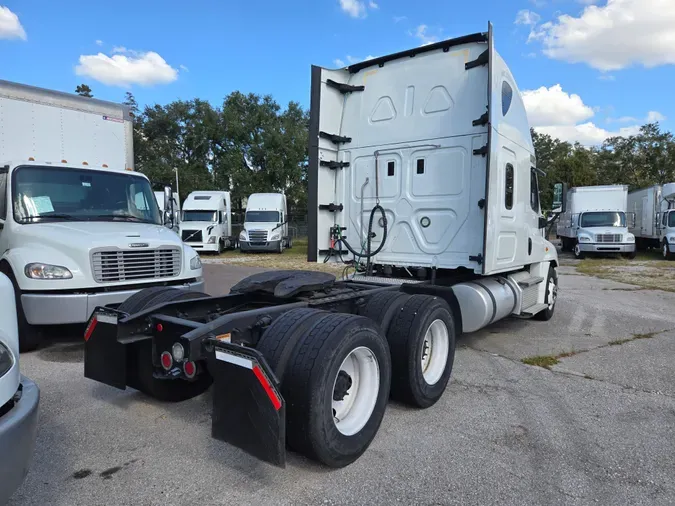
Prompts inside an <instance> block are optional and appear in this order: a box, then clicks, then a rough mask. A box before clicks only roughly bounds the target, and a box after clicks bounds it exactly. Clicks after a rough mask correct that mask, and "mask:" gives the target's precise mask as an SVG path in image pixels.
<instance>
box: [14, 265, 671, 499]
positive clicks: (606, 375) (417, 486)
mask: <svg viewBox="0 0 675 506" xmlns="http://www.w3.org/2000/svg"><path fill="white" fill-rule="evenodd" d="M259 270H260V269H252V268H241V267H234V266H223V265H207V266H205V275H206V279H207V291H208V292H209V293H211V294H213V295H218V294H223V293H227V291H228V289H229V287H230V286H231V285H232V284H233V283H235V282H236V281H238V280H239V279H241V278H242V277H244V276H246V275H248V274H251V273H252V272H258V271H259ZM673 308H675V293H666V292H660V291H650V290H639V291H633V290H632V287H631V286H630V285H622V284H620V283H616V282H613V281H605V280H599V279H596V278H591V277H586V276H580V275H578V274H576V273H575V271H574V269H573V268H572V267H563V268H561V274H560V296H559V299H558V305H557V309H556V314H555V315H554V317H553V319H552V320H551V321H549V322H546V323H542V322H535V321H526V320H518V319H507V320H504V321H501V322H498V323H497V324H495V325H492V326H490V327H488V328H486V329H484V330H482V331H480V332H478V333H475V334H471V335H466V336H463V337H462V338H461V339H460V341H459V343H458V345H459V348H458V352H457V356H456V359H455V366H454V371H453V376H452V379H451V383H450V385H449V387H448V389H447V391H446V393H445V394H444V396H443V397H442V399H441V400H440V401H439V402H438V403H437V404H436V405H435V406H433V407H432V408H430V409H427V410H424V411H419V410H414V409H410V408H407V407H404V406H402V405H398V404H395V403H390V405H389V408H388V410H387V413H386V415H385V418H384V421H383V424H382V426H381V428H380V431H379V433H378V436H377V437H376V439H375V441H374V442H373V444H372V445H371V447H370V448H369V449H368V451H366V453H365V454H364V455H363V456H362V457H361V458H360V459H359V460H357V461H356V462H355V463H354V464H352V465H351V466H348V467H347V468H345V469H341V470H328V469H325V468H323V467H320V466H318V465H316V464H315V463H313V462H310V461H308V460H306V459H304V458H301V457H299V456H297V455H294V454H289V459H288V465H287V467H286V469H278V468H276V467H273V466H270V465H267V464H264V463H261V462H259V461H257V460H256V459H254V458H252V457H250V456H248V455H247V454H245V453H243V452H242V451H240V450H237V449H235V448H233V447H231V446H228V445H227V444H225V443H221V442H219V441H216V440H214V439H212V438H211V436H210V429H211V426H210V423H211V419H210V404H211V394H210V392H207V393H206V394H204V395H202V396H200V397H198V398H196V399H192V400H190V401H187V402H183V403H180V404H174V405H167V404H162V403H158V402H155V401H153V400H150V399H148V398H146V397H144V396H143V395H141V394H139V393H138V392H135V391H133V390H127V391H119V390H115V389H114V388H111V387H107V386H105V385H101V384H98V383H95V382H93V381H90V380H87V379H85V378H84V377H83V366H82V359H83V348H82V344H81V342H80V340H79V339H78V338H73V339H70V340H66V341H63V340H59V341H57V342H52V343H50V344H49V345H48V346H46V347H45V348H43V349H41V350H39V351H37V352H34V353H30V354H25V355H23V356H22V357H21V360H22V363H21V367H22V370H23V372H24V374H26V375H28V376H30V377H31V378H32V379H34V380H35V381H36V382H37V383H38V384H39V386H40V388H41V391H42V404H41V413H40V425H39V432H38V440H37V444H36V451H35V455H34V460H33V463H32V467H31V470H30V473H29V475H28V477H27V478H26V481H25V483H24V484H23V486H22V488H21V489H20V490H19V491H18V492H17V493H16V494H15V496H14V497H13V500H12V503H11V504H14V505H40V506H42V505H47V504H49V505H74V504H86V505H111V504H141V505H145V504H193V505H194V504H205V505H206V504H208V505H211V504H256V505H263V504H274V505H281V504H289V505H290V504H293V505H296V504H368V505H373V504H387V505H388V504H481V505H484V504H513V505H522V504H537V505H541V504H565V505H568V504H608V505H610V504H611V505H618V504H622V505H623V504H673V503H675V478H674V477H675V386H673V385H675V367H673V357H675V311H674V310H673ZM610 343H612V344H610ZM535 355H553V356H557V357H558V360H559V363H557V364H556V365H554V366H553V367H552V370H547V369H543V368H540V367H534V366H529V365H525V364H523V363H522V362H521V359H523V358H526V357H532V356H535ZM560 355H568V356H565V357H561V356H560ZM233 409H236V406H233Z"/></svg>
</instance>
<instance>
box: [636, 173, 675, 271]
mask: <svg viewBox="0 0 675 506" xmlns="http://www.w3.org/2000/svg"><path fill="white" fill-rule="evenodd" d="M628 209H629V210H630V211H631V212H633V213H634V214H635V226H634V227H632V228H631V229H630V231H631V233H632V234H634V235H635V246H636V248H637V249H638V250H645V249H647V248H655V249H656V248H658V249H660V250H661V254H662V255H663V258H664V260H675V183H667V184H664V185H655V186H651V187H649V188H643V189H641V190H635V191H632V192H630V193H629V194H628Z"/></svg>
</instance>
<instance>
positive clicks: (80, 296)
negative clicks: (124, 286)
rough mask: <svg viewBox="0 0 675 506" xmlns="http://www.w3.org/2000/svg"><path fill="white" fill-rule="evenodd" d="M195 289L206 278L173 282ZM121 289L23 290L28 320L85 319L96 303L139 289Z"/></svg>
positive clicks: (119, 300) (42, 322) (60, 321)
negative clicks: (94, 291)
mask: <svg viewBox="0 0 675 506" xmlns="http://www.w3.org/2000/svg"><path fill="white" fill-rule="evenodd" d="M171 286H172V287H173V288H182V289H185V290H192V291H195V292H203V291H204V279H203V278H202V279H199V280H198V281H195V282H193V283H185V284H182V285H171ZM139 290H140V288H136V289H134V290H120V291H114V292H97V293H75V294H60V293H55V294H48V293H39V294H32V293H28V294H23V295H21V304H22V305H23V311H24V314H25V315H26V320H27V321H28V323H30V324H31V325H64V324H69V323H85V322H86V321H88V320H89V317H90V316H91V313H93V311H94V309H95V308H96V307H97V306H107V305H108V304H120V303H122V302H124V301H125V300H127V299H128V298H129V297H130V296H132V295H133V294H135V293H136V292H138V291H139Z"/></svg>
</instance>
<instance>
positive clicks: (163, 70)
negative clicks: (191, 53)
mask: <svg viewBox="0 0 675 506" xmlns="http://www.w3.org/2000/svg"><path fill="white" fill-rule="evenodd" d="M127 52H128V54H113V55H112V56H108V55H106V54H103V53H98V54H92V55H82V56H80V63H79V65H77V66H76V67H75V73H76V74H77V75H79V76H87V77H91V78H92V79H95V80H96V81H100V82H102V83H103V84H107V85H110V86H129V85H132V84H139V85H141V86H152V85H154V84H168V83H171V82H173V81H175V80H176V79H178V71H177V70H176V69H175V68H173V67H171V66H170V65H169V64H168V63H167V62H166V61H165V60H164V58H162V57H161V56H160V55H158V54H157V53H155V52H153V51H148V52H146V53H142V52H135V51H127Z"/></svg>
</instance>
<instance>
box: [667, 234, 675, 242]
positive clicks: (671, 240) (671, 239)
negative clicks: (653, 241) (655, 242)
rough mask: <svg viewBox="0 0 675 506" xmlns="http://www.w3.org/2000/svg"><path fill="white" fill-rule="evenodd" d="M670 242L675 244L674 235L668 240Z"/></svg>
mask: <svg viewBox="0 0 675 506" xmlns="http://www.w3.org/2000/svg"><path fill="white" fill-rule="evenodd" d="M668 240H669V241H670V242H672V243H675V235H674V236H672V237H671V238H670V239H668Z"/></svg>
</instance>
